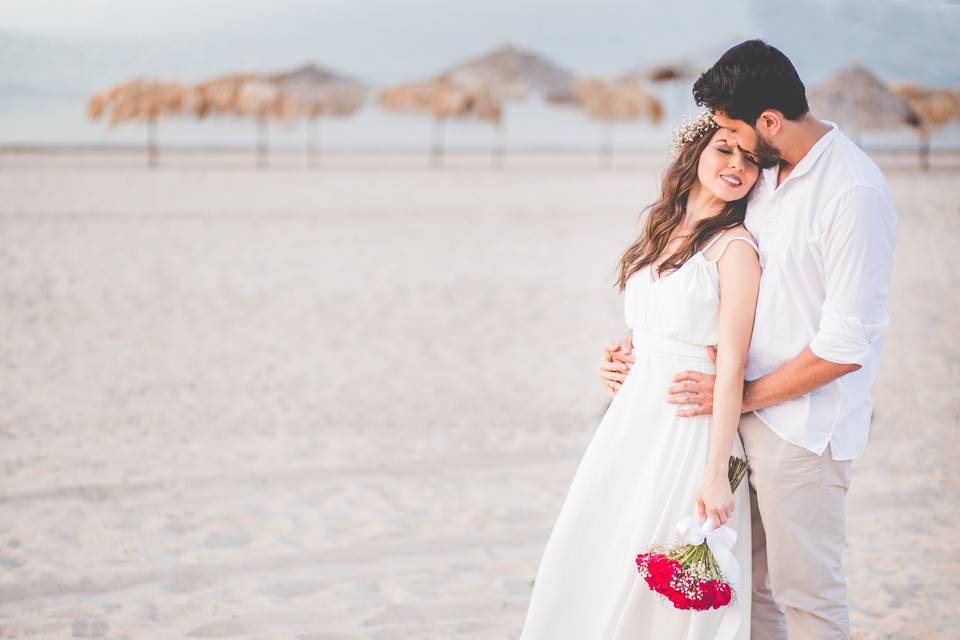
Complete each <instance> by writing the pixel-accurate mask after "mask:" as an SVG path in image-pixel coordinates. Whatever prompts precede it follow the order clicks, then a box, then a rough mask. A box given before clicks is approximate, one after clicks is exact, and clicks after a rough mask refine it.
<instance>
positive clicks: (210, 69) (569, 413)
mask: <svg viewBox="0 0 960 640" xmlns="http://www.w3.org/2000/svg"><path fill="white" fill-rule="evenodd" d="M0 16H2V18H0V274H2V275H0V305H2V306H0V407H2V409H0V637H11V638H21V637H23V638H64V637H77V638H182V637H199V638H230V637H237V638H291V637H293V638H298V639H300V640H348V639H350V640H355V639H361V638H363V639H367V638H375V639H388V638H418V639H420V638H426V639H433V638H478V639H479V638H484V639H487V638H504V639H505V638H517V637H518V636H519V632H520V628H521V625H522V623H523V619H524V615H525V612H526V607H527V603H528V600H529V595H530V589H531V586H532V581H533V578H534V576H535V573H536V569H537V566H538V563H539V560H540V555H541V553H542V551H543V547H544V545H545V543H546V540H547V537H548V535H549V533H550V530H551V527H552V526H553V523H554V521H555V519H556V516H557V513H558V510H559V507H560V505H561V503H562V501H563V498H564V496H565V494H566V491H567V488H568V486H569V482H570V480H571V479H572V477H573V474H574V471H575V470H576V466H577V463H578V462H579V460H580V457H581V455H582V453H583V450H584V448H585V447H586V445H587V443H588V441H589V439H590V437H591V436H592V434H593V432H594V430H595V429H596V426H597V425H598V424H599V421H600V419H601V418H602V416H603V414H604V412H605V410H606V407H607V405H608V403H609V400H610V399H609V397H608V396H607V394H606V392H605V391H604V390H603V388H602V386H601V384H600V382H599V379H598V377H597V367H598V365H599V360H600V357H601V351H602V346H603V344H604V343H605V342H609V341H614V340H617V339H619V338H620V337H622V335H623V334H624V333H625V331H626V327H625V324H624V319H623V307H622V304H623V300H622V297H621V296H620V294H619V292H618V291H617V290H616V288H615V287H614V286H613V284H614V281H615V275H616V274H615V269H616V265H617V262H618V260H619V258H620V255H621V253H622V252H623V250H624V249H625V248H626V247H627V246H629V245H630V244H631V243H632V241H633V240H634V239H635V237H636V235H637V234H638V232H639V227H638V225H637V220H638V214H639V213H640V211H641V210H642V208H643V207H644V206H645V205H647V204H649V203H650V202H651V201H652V200H653V199H654V198H655V197H656V196H657V190H658V185H659V177H660V172H661V171H662V169H663V168H664V166H665V163H666V160H667V150H668V145H669V141H670V132H671V131H672V130H673V128H674V127H675V126H677V124H678V123H679V121H680V119H681V118H682V117H683V116H685V115H690V114H693V113H695V112H696V111H697V107H696V105H694V103H693V100H692V97H691V93H690V88H691V85H692V83H693V81H694V80H695V79H696V77H697V76H698V75H699V73H700V72H702V71H703V70H705V69H706V68H707V67H708V66H709V65H710V64H712V62H713V61H714V60H715V59H716V58H718V57H719V56H720V55H721V54H722V53H723V52H724V51H725V50H726V49H727V48H729V47H730V46H733V45H734V44H737V43H738V42H740V41H742V40H745V39H748V38H754V37H761V38H764V39H766V40H767V41H768V42H770V43H771V44H774V45H775V46H777V47H778V48H780V49H781V50H782V51H784V53H786V54H787V55H788V56H789V57H790V58H791V59H792V60H793V62H794V63H795V65H796V67H797V69H798V71H799V72H800V74H801V77H802V78H803V79H804V81H805V83H806V86H807V88H808V95H809V97H810V100H811V104H812V106H813V112H814V115H816V116H818V117H821V118H826V119H830V120H832V121H834V122H836V123H838V124H839V126H840V128H841V130H843V131H844V132H845V133H847V134H848V135H850V136H851V137H852V138H853V139H855V140H856V141H857V142H858V143H859V144H861V146H863V148H864V149H865V150H866V151H867V152H868V153H869V154H870V155H871V156H872V157H873V158H874V159H875V160H876V161H877V162H878V164H879V165H880V167H881V169H882V170H883V171H884V174H885V175H886V177H887V179H888V181H889V183H890V186H891V191H892V193H893V196H894V202H895V205H896V208H897V211H898V214H899V216H900V221H901V222H900V230H899V237H898V246H897V258H896V265H895V269H894V275H893V282H892V285H891V291H890V303H889V308H890V313H891V316H892V324H891V329H890V333H889V336H888V338H887V341H886V345H885V352H884V355H883V360H882V371H881V374H880V378H879V380H878V382H877V385H876V387H875V389H874V399H875V403H876V411H875V414H874V424H873V431H872V436H871V438H872V439H871V444H870V447H869V449H868V452H867V455H866V456H865V457H864V458H863V459H861V460H858V461H857V462H856V463H855V465H854V478H853V486H852V489H851V492H850V495H849V548H848V552H847V556H846V568H847V574H848V576H849V584H850V594H851V615H852V620H853V625H854V637H855V638H858V639H867V638H870V639H880V638H896V639H903V638H917V639H921V638H922V639H924V640H927V639H930V638H950V637H957V636H956V629H957V627H958V624H960V618H958V614H957V612H956V608H955V607H954V606H953V605H952V599H953V598H954V597H955V595H956V580H955V577H954V576H956V575H957V573H958V572H960V554H957V552H956V550H955V542H954V537H955V535H954V530H955V524H956V517H955V515H954V514H955V513H956V512H957V509H958V508H960V492H958V487H960V473H958V471H957V465H956V462H957V460H956V453H955V452H956V451H957V445H958V444H960V442H958V435H960V395H958V394H957V393H956V391H955V389H956V388H958V385H960V366H958V363H960V347H958V346H956V341H955V340H954V336H955V335H956V334H957V332H958V329H960V323H958V320H957V318H958V317H960V297H958V296H957V294H956V292H957V291H958V290H960V289H958V288H960V277H958V269H957V266H956V258H955V256H957V255H960V242H958V240H960V215H958V214H960V205H958V198H960V186H958V185H960V180H958V177H960V124H958V122H960V120H958V118H960V107H958V104H960V96H958V90H960V67H958V60H960V39H958V38H957V37H956V34H957V33H958V30H960V7H958V4H957V3H955V2H893V1H890V0H883V1H874V2H860V1H853V2H844V3H836V2H817V1H803V2H799V1H798V2H792V3H789V5H782V4H781V5H779V6H778V4H777V3H769V2H767V3H761V2H744V3H732V4H730V5H729V6H719V5H716V4H715V3H707V2H682V3H649V2H632V3H627V2H611V1H607V0H600V1H597V2H591V3H586V2H569V1H565V0H564V1H560V0H555V1H553V2H549V3H547V2H505V1H501V0H491V1H488V2H483V3H479V2H469V3H468V2H447V3H439V2H429V1H427V0H419V1H417V0H408V1H402V2H382V1H381V2H373V1H371V0H354V1H352V2H340V1H333V0H331V1H325V2H305V1H304V2H293V1H285V0H279V1H274V2H270V3H266V2H249V1H243V2H236V1H235V2H224V1H220V0H208V1H206V2H202V3H197V2H184V1H182V0H169V1H168V2H165V3H146V2H107V1H102V0H101V1H96V0H91V1H87V2H76V3H74V2H65V1H60V2H57V1H53V0H35V1H32V2H25V1H18V2H10V1H0ZM638 428H643V425H638Z"/></svg>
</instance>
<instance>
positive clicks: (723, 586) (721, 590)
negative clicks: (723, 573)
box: [710, 580, 732, 609]
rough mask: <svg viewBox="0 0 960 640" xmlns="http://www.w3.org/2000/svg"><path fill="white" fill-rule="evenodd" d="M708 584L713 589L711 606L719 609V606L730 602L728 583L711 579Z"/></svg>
mask: <svg viewBox="0 0 960 640" xmlns="http://www.w3.org/2000/svg"><path fill="white" fill-rule="evenodd" d="M710 584H711V585H712V589H713V608H714V609H719V608H720V607H725V606H727V605H728V604H730V599H731V596H732V594H731V592H730V585H729V584H727V583H726V582H724V581H723V580H711V581H710Z"/></svg>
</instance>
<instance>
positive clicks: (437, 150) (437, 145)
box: [430, 117, 446, 166]
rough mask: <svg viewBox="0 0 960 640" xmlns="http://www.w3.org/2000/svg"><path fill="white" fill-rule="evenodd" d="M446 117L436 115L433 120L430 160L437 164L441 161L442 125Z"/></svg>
mask: <svg viewBox="0 0 960 640" xmlns="http://www.w3.org/2000/svg"><path fill="white" fill-rule="evenodd" d="M445 121H446V118H441V117H437V118H435V119H434V121H433V145H432V147H431V149H430V162H431V163H432V164H433V165H434V166H439V165H440V164H441V162H443V126H444V124H445Z"/></svg>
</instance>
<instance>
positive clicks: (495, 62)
mask: <svg viewBox="0 0 960 640" xmlns="http://www.w3.org/2000/svg"><path fill="white" fill-rule="evenodd" d="M440 78H442V79H444V80H447V81H449V82H452V83H454V84H458V85H461V86H464V87H468V88H472V89H477V90H481V91H488V92H490V93H492V94H493V95H494V96H496V97H497V98H499V99H501V100H524V99H526V98H527V97H529V96H530V95H531V94H539V95H541V96H543V98H544V99H545V100H547V101H548V102H550V103H553V104H568V105H575V104H576V102H577V97H578V92H577V80H576V77H575V76H574V75H573V74H572V73H571V72H569V71H567V70H566V69H564V68H563V67H561V66H560V65H558V64H555V63H553V62H551V61H549V60H547V59H546V58H544V57H543V56H540V55H538V54H536V53H534V52H532V51H527V50H524V49H520V48H518V47H515V46H512V45H506V46H503V47H500V48H498V49H495V50H493V51H491V52H489V53H486V54H484V55H481V56H477V57H474V58H470V59H468V60H465V61H464V62H460V63H458V64H456V65H454V66H453V67H451V68H450V69H448V70H446V71H444V72H443V73H441V74H440Z"/></svg>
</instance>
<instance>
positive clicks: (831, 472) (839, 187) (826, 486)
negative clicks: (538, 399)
mask: <svg viewBox="0 0 960 640" xmlns="http://www.w3.org/2000/svg"><path fill="white" fill-rule="evenodd" d="M693 95H694V98H695V99H696V102H697V104H698V105H703V106H705V107H707V108H708V109H709V110H710V111H711V112H712V113H713V114H714V119H715V120H716V121H717V123H718V124H719V125H720V127H722V128H724V129H726V130H727V131H728V134H729V135H730V136H731V137H732V138H733V139H734V140H735V144H739V146H740V147H741V148H742V149H744V150H745V151H749V152H752V154H753V155H754V157H755V159H756V160H757V161H758V163H759V164H760V165H761V166H762V167H764V170H763V172H762V175H761V177H760V179H759V180H758V181H757V184H756V186H755V187H754V189H753V191H752V193H751V194H750V196H749V198H750V199H749V204H748V208H747V213H746V221H745V224H746V226H747V228H748V229H749V230H750V232H751V233H752V234H753V235H754V236H755V238H756V239H757V241H758V244H759V247H760V262H761V266H762V268H763V272H762V276H761V280H760V294H759V300H758V302H757V314H756V320H755V325H754V330H753V338H752V341H751V344H750V350H749V353H748V360H747V367H746V371H745V378H746V380H747V382H746V385H745V390H744V399H743V416H742V419H741V422H740V428H739V432H740V437H741V439H742V441H743V445H744V449H745V451H746V454H747V459H748V461H749V463H750V468H751V473H750V501H751V507H752V510H753V531H752V533H753V602H752V621H751V629H752V632H751V637H752V638H753V639H754V640H768V639H776V640H780V639H786V638H788V637H789V639H790V640H801V639H807V638H809V639H811V640H813V639H816V640H833V639H841V638H843V639H846V638H849V635H850V622H849V614H848V607H847V591H846V582H845V579H844V574H843V565H842V554H843V549H844V546H845V544H846V515H845V508H844V498H845V496H846V492H847V488H848V487H849V483H850V464H851V460H853V459H854V458H858V457H860V456H861V455H863V452H864V449H865V448H866V445H867V440H868V435H869V429H870V416H871V412H872V401H871V396H870V387H871V386H872V385H873V381H874V378H875V377H876V374H877V363H878V359H879V356H880V350H881V347H882V343H883V339H882V336H883V334H884V332H885V330H886V327H887V323H888V316H887V312H886V309H885V307H886V302H887V291H888V288H889V282H890V269H891V266H892V264H893V251H894V242H895V239H896V229H897V214H896V212H895V211H894V209H893V205H892V203H891V199H890V192H889V189H888V187H887V183H886V181H885V180H884V177H883V175H882V174H881V172H880V170H879V169H878V168H877V166H876V165H875V164H874V163H873V162H872V161H871V160H870V158H868V157H867V156H866V155H865V154H864V153H863V152H862V151H861V150H860V149H859V148H858V147H857V146H856V145H855V144H854V143H853V142H851V141H850V139H849V138H847V137H846V136H845V135H843V133H841V132H840V130H839V129H838V128H837V126H836V125H835V124H834V123H832V122H828V121H822V120H818V119H816V118H814V117H813V115H812V114H811V113H810V111H809V109H808V107H807V99H806V95H805V92H804V86H803V83H802V82H801V81H800V77H799V76H798V75H797V72H796V70H795V69H794V67H793V64H792V63H791V62H790V60H789V59H788V58H787V57H786V56H785V55H784V54H783V53H781V52H780V51H778V50H777V49H775V48H774V47H772V46H770V45H768V44H766V43H765V42H762V41H760V40H750V41H747V42H743V43H741V44H738V45H737V46H735V47H733V48H732V49H730V50H729V51H727V52H726V53H724V54H723V56H722V57H721V58H720V59H719V60H718V61H717V62H716V64H714V65H713V66H712V67H711V68H710V69H708V70H707V71H706V72H705V73H704V74H703V75H702V76H700V78H699V79H698V80H697V81H696V83H695V84H694V85H693ZM630 347H631V335H629V334H628V335H627V336H626V337H625V338H624V339H623V341H622V342H621V343H620V344H618V345H616V346H609V345H608V346H607V347H606V348H605V355H604V363H603V365H602V366H601V377H602V378H603V379H604V382H605V384H607V386H608V388H609V389H610V390H611V392H612V393H616V390H617V389H618V387H619V384H620V382H621V381H622V380H623V378H624V373H625V371H626V367H627V366H628V365H629V364H630V363H632V362H633V357H632V356H631V355H629V353H630V351H631V349H630ZM674 383H675V384H674V386H672V387H671V388H670V395H669V396H668V397H667V400H666V401H667V402H670V403H672V404H678V405H687V407H688V408H687V409H686V410H680V411H678V415H682V416H694V415H705V414H712V412H713V384H714V376H713V375H711V374H709V373H703V372H697V371H685V372H682V373H679V374H678V375H677V376H676V377H675V378H674ZM691 405H693V407H692V408H690V407H691Z"/></svg>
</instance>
